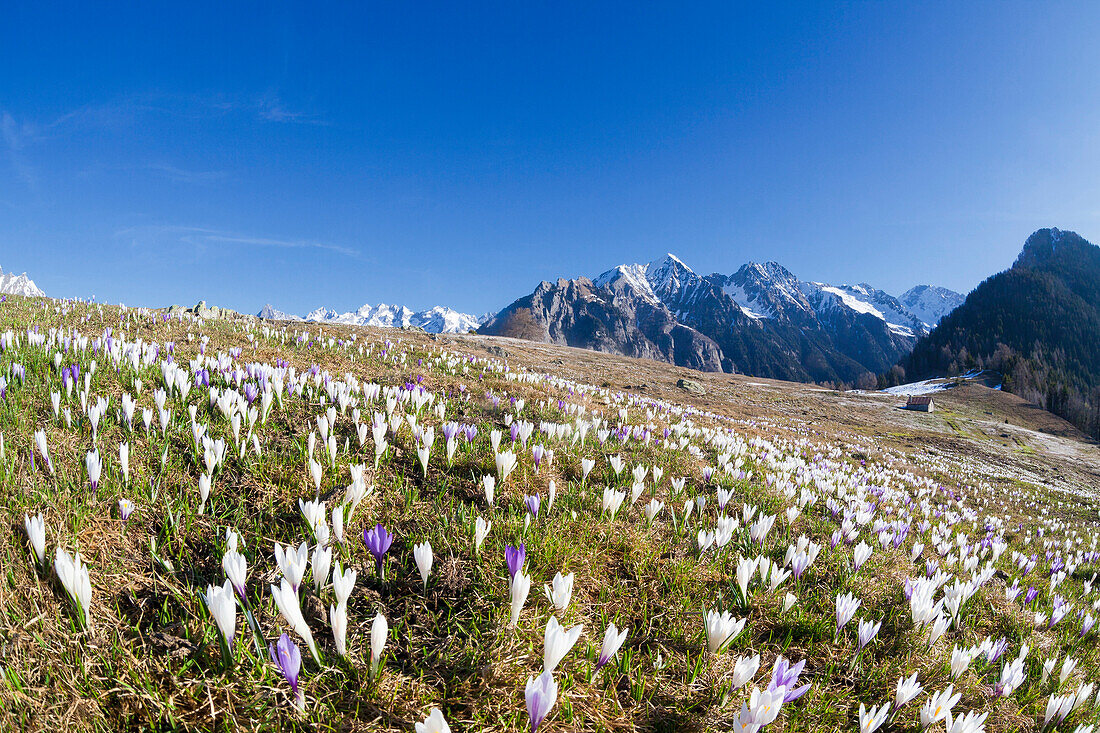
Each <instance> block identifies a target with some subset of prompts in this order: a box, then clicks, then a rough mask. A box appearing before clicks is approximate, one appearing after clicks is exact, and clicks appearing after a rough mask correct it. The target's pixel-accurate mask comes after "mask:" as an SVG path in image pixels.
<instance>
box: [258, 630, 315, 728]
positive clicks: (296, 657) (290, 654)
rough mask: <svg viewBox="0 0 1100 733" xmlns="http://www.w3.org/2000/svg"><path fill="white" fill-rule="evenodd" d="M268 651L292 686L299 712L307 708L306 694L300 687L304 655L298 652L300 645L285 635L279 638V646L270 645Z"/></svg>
mask: <svg viewBox="0 0 1100 733" xmlns="http://www.w3.org/2000/svg"><path fill="white" fill-rule="evenodd" d="M267 651H268V653H269V654H270V655H271V661H272V662H273V663H274V664H275V666H276V667H277V668H278V670H279V671H280V672H281V673H282V675H283V677H284V678H285V679H286V682H287V684H288V685H290V689H291V691H292V692H293V693H294V704H295V705H296V706H297V707H298V709H299V710H301V709H304V708H305V706H306V696H305V693H304V692H303V691H302V690H301V689H300V688H299V687H298V672H299V671H300V670H301V669H302V653H301V652H300V651H298V645H297V644H295V643H294V642H293V641H291V640H290V637H289V636H287V635H286V633H283V635H282V636H280V637H279V643H278V644H268V646H267Z"/></svg>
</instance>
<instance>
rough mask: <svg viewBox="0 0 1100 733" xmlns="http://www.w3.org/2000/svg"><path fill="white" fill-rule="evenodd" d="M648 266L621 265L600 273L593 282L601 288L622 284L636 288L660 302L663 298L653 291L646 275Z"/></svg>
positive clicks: (652, 301) (653, 301)
mask: <svg viewBox="0 0 1100 733" xmlns="http://www.w3.org/2000/svg"><path fill="white" fill-rule="evenodd" d="M648 267H649V266H648V265H639V264H632V265H619V266H618V267H613V268H611V269H610V270H608V271H607V272H604V273H602V274H600V275H599V276H598V277H596V278H595V279H594V280H593V281H592V284H593V285H595V286H596V287H600V288H602V287H610V286H613V285H616V284H621V285H624V286H626V287H628V288H630V289H632V290H634V291H635V292H636V293H637V294H638V295H640V296H641V297H642V298H645V299H646V300H648V301H649V302H651V303H660V302H661V299H660V298H658V297H657V294H656V293H654V292H653V288H652V287H651V286H650V284H649V280H648V278H647V277H646V269H647V268H648Z"/></svg>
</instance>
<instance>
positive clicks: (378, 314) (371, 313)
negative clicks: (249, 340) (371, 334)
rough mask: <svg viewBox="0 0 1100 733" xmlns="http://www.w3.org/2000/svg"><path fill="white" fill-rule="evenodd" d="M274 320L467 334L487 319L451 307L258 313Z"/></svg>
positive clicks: (266, 309) (266, 308)
mask: <svg viewBox="0 0 1100 733" xmlns="http://www.w3.org/2000/svg"><path fill="white" fill-rule="evenodd" d="M257 315H258V316H259V317H260V318H265V319H268V320H273V321H306V322H310V323H337V324H341V325H346V326H375V327H379V328H422V329H424V330H425V331H427V332H429V333H466V332H467V331H472V330H474V329H476V328H477V327H478V326H480V325H481V324H482V323H483V322H484V321H485V319H486V318H488V316H487V315H486V316H481V317H480V318H479V317H478V316H472V315H470V314H468V313H459V312H458V311H456V310H454V309H452V308H444V307H442V306H438V305H437V306H435V307H434V308H429V309H428V310H425V311H414V310H412V309H410V308H406V307H405V306H403V305H387V304H385V303H379V304H378V305H376V306H372V305H369V304H368V305H364V306H361V307H360V308H359V309H358V310H355V311H349V312H347V313H337V312H336V311H334V310H332V309H330V308H317V309H316V310H312V311H310V312H309V313H307V314H306V315H305V317H304V318H303V317H300V316H296V315H293V314H290V313H284V312H282V311H279V310H276V309H275V308H273V307H272V306H271V305H270V304H268V305H265V306H264V307H263V308H262V309H261V310H260V312H259V313H258V314H257Z"/></svg>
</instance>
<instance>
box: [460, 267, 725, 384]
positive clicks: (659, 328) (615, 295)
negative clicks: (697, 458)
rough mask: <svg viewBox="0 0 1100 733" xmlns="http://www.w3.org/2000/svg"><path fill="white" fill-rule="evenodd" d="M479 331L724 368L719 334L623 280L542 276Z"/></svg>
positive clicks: (698, 366) (710, 368) (702, 367)
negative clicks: (685, 320) (687, 321)
mask: <svg viewBox="0 0 1100 733" xmlns="http://www.w3.org/2000/svg"><path fill="white" fill-rule="evenodd" d="M479 332H480V333H484V334H489V335H494V336H511V337H514V338H522V339H527V340H531V341H541V342H544V343H554V344H562V345H565V346H577V347H580V348H586V349H594V350H596V351H604V352H608V353H615V354H625V355H626V356H634V357H638V358H645V359H656V360H658V361H666V362H669V363H671V364H676V365H678V366H685V367H690V368H692V369H699V370H702V371H722V353H721V349H719V348H718V345H717V344H715V343H714V341H713V340H711V339H709V338H707V337H706V336H704V335H703V334H701V333H699V332H698V331H696V330H694V329H692V328H690V327H688V326H685V325H683V324H681V323H678V322H677V321H676V319H675V318H673V317H672V314H671V313H670V312H669V310H668V309H667V308H666V307H665V306H664V305H662V304H661V303H659V302H658V303H654V302H651V301H650V300H649V299H647V298H646V297H645V296H644V295H642V294H639V293H638V292H637V291H636V290H634V289H633V288H631V287H629V286H627V285H625V284H623V283H617V284H610V285H605V286H602V287H601V286H597V285H595V284H594V283H593V282H592V281H591V280H589V279H588V278H583V277H582V278H577V279H576V280H565V279H561V280H558V281H557V282H556V283H549V282H542V283H540V284H539V286H538V287H537V288H535V292H533V293H531V295H529V296H527V297H524V298H520V299H519V300H517V301H516V302H514V303H512V304H511V305H510V306H508V307H507V308H505V309H504V310H502V311H501V312H500V313H498V314H497V315H496V316H495V317H493V318H492V319H490V320H489V322H488V323H486V324H485V325H484V326H482V327H481V329H480V330H479Z"/></svg>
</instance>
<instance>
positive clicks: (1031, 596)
mask: <svg viewBox="0 0 1100 733" xmlns="http://www.w3.org/2000/svg"><path fill="white" fill-rule="evenodd" d="M1038 597H1039V591H1037V590H1035V586H1030V587H1029V588H1028V589H1027V593H1025V594H1024V605H1025V606H1029V605H1031V602H1032V601H1034V600H1035V599H1036V598H1038Z"/></svg>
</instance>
